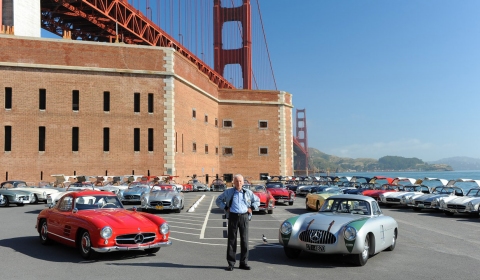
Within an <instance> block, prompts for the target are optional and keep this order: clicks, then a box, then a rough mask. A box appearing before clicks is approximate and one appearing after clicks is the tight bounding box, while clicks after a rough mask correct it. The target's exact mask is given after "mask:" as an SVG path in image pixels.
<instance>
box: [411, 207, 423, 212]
mask: <svg viewBox="0 0 480 280" xmlns="http://www.w3.org/2000/svg"><path fill="white" fill-rule="evenodd" d="M413 211H415V212H420V211H422V209H420V208H418V207H413Z"/></svg>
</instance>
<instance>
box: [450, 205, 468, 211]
mask: <svg viewBox="0 0 480 280" xmlns="http://www.w3.org/2000/svg"><path fill="white" fill-rule="evenodd" d="M447 208H448V209H457V210H465V205H458V204H447Z"/></svg>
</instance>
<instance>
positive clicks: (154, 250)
mask: <svg viewBox="0 0 480 280" xmlns="http://www.w3.org/2000/svg"><path fill="white" fill-rule="evenodd" d="M158 251H160V247H158V248H150V249H145V253H147V254H149V255H151V254H155V253H157V252H158Z"/></svg>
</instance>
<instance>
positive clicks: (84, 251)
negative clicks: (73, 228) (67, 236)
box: [78, 230, 97, 260]
mask: <svg viewBox="0 0 480 280" xmlns="http://www.w3.org/2000/svg"><path fill="white" fill-rule="evenodd" d="M78 249H79V251H80V255H81V256H82V258H84V259H86V260H91V259H94V258H95V257H97V252H95V251H93V249H92V239H91V237H90V233H89V232H88V231H86V230H82V231H81V232H80V235H79V236H78Z"/></svg>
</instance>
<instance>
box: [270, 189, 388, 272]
mask: <svg viewBox="0 0 480 280" xmlns="http://www.w3.org/2000/svg"><path fill="white" fill-rule="evenodd" d="M397 237H398V224H397V222H396V221H395V220H394V219H393V218H392V217H389V216H384V215H383V213H382V211H381V210H380V207H379V206H378V203H377V201H375V200H374V199H373V198H371V197H366V196H361V195H347V194H342V195H335V196H331V197H329V198H328V199H327V200H326V201H325V203H324V204H323V206H322V208H321V209H320V211H319V212H317V213H308V214H303V215H299V216H295V217H292V218H289V219H287V220H285V221H284V222H283V223H282V224H281V226H280V229H279V236H278V238H279V242H280V244H282V245H283V248H284V251H285V254H286V255H287V257H289V258H297V257H298V256H299V255H300V253H301V252H302V251H308V252H311V253H316V254H344V255H351V257H352V261H353V263H354V264H356V265H359V266H363V265H365V264H366V263H367V261H368V258H369V256H372V255H374V254H376V253H379V252H381V251H383V250H389V251H392V250H393V249H395V245H396V243H397Z"/></svg>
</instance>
